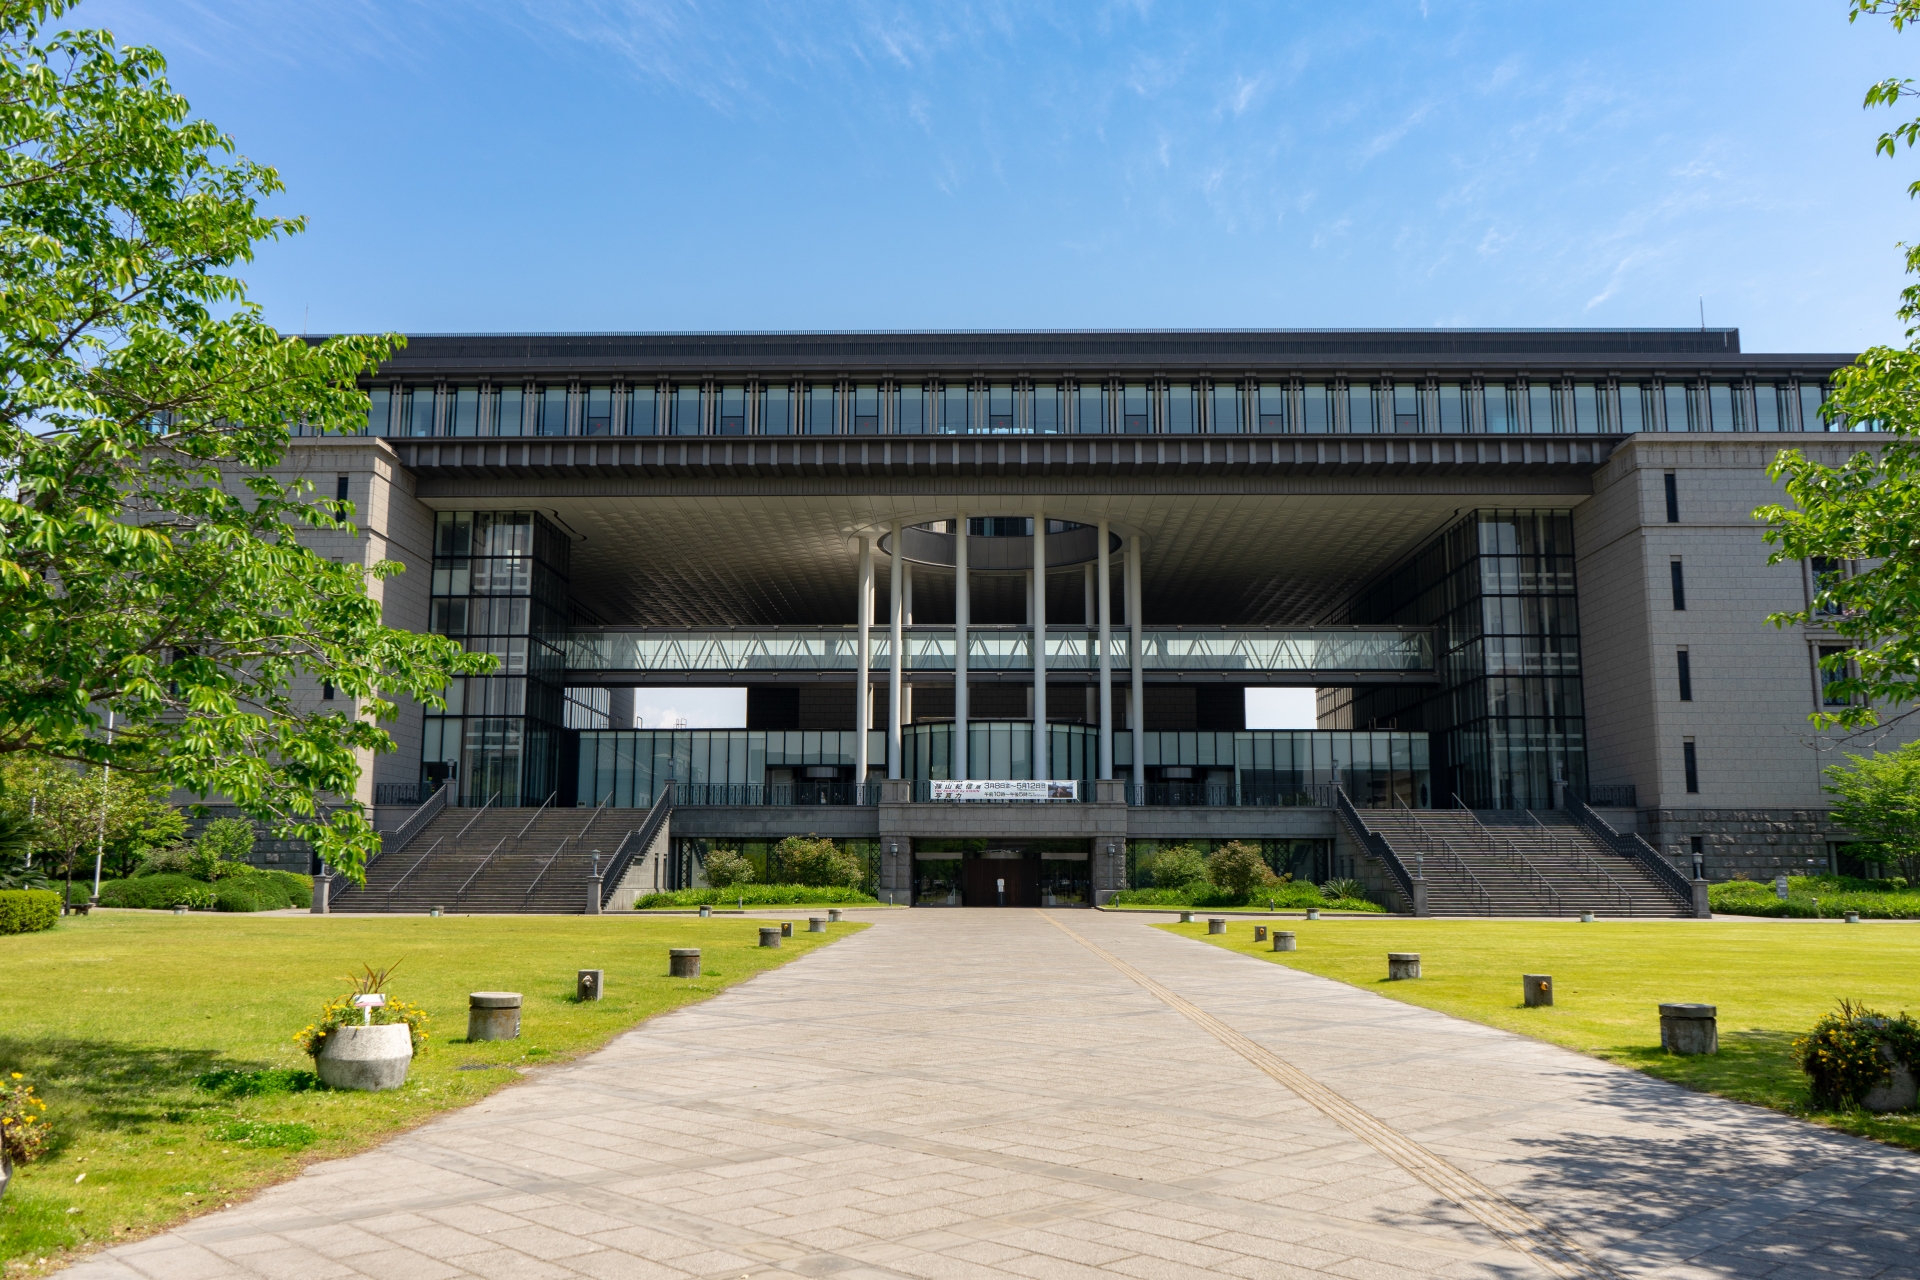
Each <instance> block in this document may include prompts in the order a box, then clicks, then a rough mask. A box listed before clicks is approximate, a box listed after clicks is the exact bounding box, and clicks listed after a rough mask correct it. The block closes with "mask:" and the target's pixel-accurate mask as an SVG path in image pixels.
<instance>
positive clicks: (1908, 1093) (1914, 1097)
mask: <svg viewBox="0 0 1920 1280" xmlns="http://www.w3.org/2000/svg"><path fill="white" fill-rule="evenodd" d="M1880 1056H1881V1057H1883V1058H1885V1059H1886V1060H1887V1062H1888V1064H1889V1065H1891V1066H1892V1067H1893V1078H1892V1079H1891V1080H1888V1081H1887V1082H1886V1083H1885V1084H1879V1085H1875V1086H1874V1087H1873V1088H1871V1089H1869V1090H1867V1094H1866V1096H1865V1097H1864V1098H1862V1099H1860V1105H1861V1106H1863V1107H1865V1108H1866V1109H1867V1110H1869V1111H1875V1112H1887V1111H1911V1110H1912V1109H1913V1107H1914V1104H1915V1103H1916V1102H1917V1101H1920V1082H1917V1081H1915V1080H1914V1078H1913V1072H1911V1071H1909V1070H1907V1069H1906V1068H1905V1067H1903V1066H1901V1065H1900V1064H1899V1063H1897V1062H1895V1061H1894V1060H1893V1054H1892V1053H1891V1052H1889V1051H1888V1049H1887V1046H1885V1045H1881V1046H1880Z"/></svg>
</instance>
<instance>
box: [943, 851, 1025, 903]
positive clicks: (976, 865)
mask: <svg viewBox="0 0 1920 1280" xmlns="http://www.w3.org/2000/svg"><path fill="white" fill-rule="evenodd" d="M960 865H961V868H962V872H961V874H962V887H961V895H962V896H961V901H962V902H963V903H964V904H965V905H966V906H969V907H1037V906H1039V905H1040V862H1039V860H1038V859H1035V858H967V859H965V860H964V861H963V862H961V864H960Z"/></svg>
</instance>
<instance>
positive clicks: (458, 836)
mask: <svg viewBox="0 0 1920 1280" xmlns="http://www.w3.org/2000/svg"><path fill="white" fill-rule="evenodd" d="M499 798H500V793H499V792H498V791H495V792H494V793H493V794H492V795H490V796H488V797H487V802H486V803H485V804H483V805H481V806H480V807H479V808H478V809H475V810H474V811H473V816H472V817H471V818H468V819H467V825H466V826H464V827H462V828H460V830H459V831H458V832H457V833H455V835H454V837H453V842H454V844H456V845H457V844H459V843H460V842H461V841H462V840H464V839H466V836H467V832H469V831H471V830H473V824H474V823H476V822H478V821H480V818H481V815H483V814H484V813H486V811H487V810H489V809H491V808H492V807H493V802H494V801H495V800H498V799H499Z"/></svg>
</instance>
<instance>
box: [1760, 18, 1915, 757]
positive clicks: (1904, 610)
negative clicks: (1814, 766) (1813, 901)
mask: <svg viewBox="0 0 1920 1280" xmlns="http://www.w3.org/2000/svg"><path fill="white" fill-rule="evenodd" d="M1870 16H1876V17H1884V18H1886V19H1887V20H1888V21H1889V22H1890V23H1891V24H1892V26H1893V29H1894V30H1895V31H1904V30H1906V28H1907V27H1908V26H1909V25H1912V24H1914V23H1916V22H1920V0H1853V3H1852V5H1851V7H1850V8H1849V10H1848V14H1847V20H1848V21H1849V22H1857V21H1858V20H1859V19H1861V18H1863V17H1870ZM1914 97H1920V89H1916V87H1915V85H1914V82H1913V81H1912V80H1911V79H1888V80H1882V81H1880V82H1879V83H1877V84H1874V85H1872V86H1871V87H1869V88H1868V90H1867V93H1866V101H1865V104H1864V105H1865V106H1867V107H1882V106H1886V107H1893V106H1898V105H1899V104H1900V103H1901V102H1902V101H1903V100H1906V99H1909V98H1914ZM1916 142H1920V119H1917V120H1912V121H1908V122H1906V123H1903V124H1900V125H1897V126H1895V127H1894V128H1893V129H1890V130H1888V131H1887V132H1886V133H1883V134H1881V135H1880V138H1879V141H1878V142H1877V144H1876V150H1877V151H1878V152H1880V153H1882V154H1885V155H1887V156H1897V155H1898V154H1899V151H1900V149H1901V148H1902V147H1912V146H1914V145H1915V144H1916ZM1907 192H1908V195H1909V196H1920V181H1915V182H1913V183H1912V184H1910V185H1909V186H1908V188H1907ZM1901 248H1902V249H1904V250H1905V252H1906V266H1907V271H1908V273H1909V274H1914V275H1920V245H1911V244H1910V245H1902V246H1901ZM1897 314H1898V315H1899V317H1900V318H1901V320H1902V321H1904V322H1905V323H1906V325H1907V331H1906V338H1907V344H1906V346H1904V347H1885V346H1881V347H1873V348H1871V349H1869V350H1867V351H1864V352H1862V353H1861V354H1860V356H1859V357H1858V359H1856V360H1855V361H1854V363H1853V364H1851V365H1849V366H1848V367H1846V368H1844V369H1841V370H1839V371H1838V372H1837V373H1836V374H1835V375H1834V378H1833V395H1832V397H1831V398H1830V399H1829V401H1828V403H1827V405H1826V406H1825V408H1824V410H1823V411H1824V412H1825V414H1826V415H1827V417H1828V419H1829V420H1830V421H1831V422H1833V423H1835V424H1836V425H1845V424H1849V423H1853V424H1862V425H1865V424H1871V425H1873V426H1874V427H1875V428H1876V429H1877V430H1879V431H1883V432H1886V433H1888V438H1887V439H1886V442H1885V444H1884V446H1883V447H1881V448H1880V449H1878V450H1877V451H1869V450H1865V449H1862V450H1860V451H1859V452H1857V453H1855V454H1854V456H1853V457H1852V458H1850V459H1848V460H1847V461H1846V462H1844V463H1842V464H1841V465H1839V466H1837V467H1835V466H1827V465H1824V464H1822V463H1818V462H1815V461H1813V460H1811V459H1809V458H1808V457H1807V456H1806V455H1805V454H1803V453H1801V452H1800V451H1799V450H1798V449H1783V450H1781V452H1780V453H1779V454H1778V455H1776V456H1775V458H1774V460H1773V462H1772V464H1771V465H1770V466H1769V467H1768V475H1769V476H1771V477H1772V478H1773V479H1774V480H1776V481H1779V482H1781V483H1782V485H1783V487H1784V488H1785V490H1786V494H1787V497H1788V499H1789V500H1790V504H1791V505H1789V504H1787V503H1770V504H1768V505H1766V506H1763V507H1760V508H1759V509H1758V510H1756V511H1755V512H1754V513H1753V514H1754V517H1755V518H1756V519H1758V520H1762V521H1765V522H1766V525H1767V530H1766V533H1765V535H1764V536H1765V537H1766V540H1767V541H1768V542H1769V543H1771V544H1772V545H1773V547H1774V551H1773V552H1772V554H1771V555H1770V556H1769V557H1768V561H1767V563H1769V564H1784V563H1796V562H1799V561H1824V562H1826V563H1828V564H1830V565H1832V566H1834V567H1833V568H1832V569H1830V570H1828V571H1825V572H1822V573H1821V574H1820V575H1819V579H1818V581H1817V582H1816V584H1815V586H1816V591H1815V594H1814V598H1813V600H1812V601H1811V603H1810V604H1809V605H1808V607H1807V608H1805V609H1800V610H1793V611H1787V612H1782V613H1776V614H1772V615H1770V616H1769V618H1768V621H1770V622H1772V623H1773V624H1774V625H1775V626H1780V627H1788V626H1803V625H1808V624H1818V625H1821V626H1825V627H1831V628H1833V629H1835V630H1837V631H1838V632H1839V633H1840V634H1841V635H1843V636H1845V637H1847V638H1848V639H1849V640H1851V641H1853V646H1852V647H1851V649H1850V650H1849V651H1848V652H1845V653H1839V654H1834V655H1830V656H1828V657H1826V658H1823V659H1822V660H1821V666H1822V667H1823V668H1824V669H1825V671H1826V672H1827V673H1828V676H1829V679H1830V680H1831V683H1830V684H1829V685H1828V688H1829V691H1830V692H1831V693H1833V694H1834V695H1835V698H1836V701H1838V700H1840V699H1844V700H1845V701H1846V704H1847V705H1845V706H1836V707H1834V708H1831V709H1827V708H1823V709H1821V710H1819V711H1816V712H1814V713H1813V715H1812V716H1811V717H1810V718H1811V719H1812V720H1813V722H1814V724H1815V725H1817V726H1819V727H1821V728H1829V727H1839V728H1842V729H1849V730H1859V729H1866V728H1870V727H1872V726H1874V725H1877V724H1879V723H1881V720H1880V708H1881V707H1883V706H1887V705H1898V704H1902V703H1908V702H1911V701H1912V700H1913V699H1914V697H1915V695H1916V693H1920V688H1917V687H1916V682H1917V681H1920V448H1917V447H1916V436H1917V435H1920V284H1916V285H1909V286H1908V287H1907V288H1906V289H1905V290H1904V291H1903V292H1902V293H1901V302H1900V306H1899V308H1898V311H1897ZM1847 566H1854V569H1855V571H1849V569H1848V568H1847ZM1903 714H1904V713H1903Z"/></svg>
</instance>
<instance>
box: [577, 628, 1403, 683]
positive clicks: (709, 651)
mask: <svg viewBox="0 0 1920 1280" xmlns="http://www.w3.org/2000/svg"><path fill="white" fill-rule="evenodd" d="M903 641H904V645H903V647H904V648H905V650H906V661H905V663H904V665H905V667H906V669H907V670H909V671H952V670H953V665H954V663H953V659H954V633H953V628H951V627H911V628H907V629H906V630H905V632H904V633H903ZM868 646H869V650H868V652H869V656H868V668H869V669H870V670H873V671H884V670H887V669H888V668H890V667H891V666H892V664H893V648H892V636H891V635H890V633H889V631H888V630H887V629H886V628H884V627H875V628H874V629H873V631H872V632H870V633H869V636H868ZM1141 650H1142V668H1141V669H1142V670H1143V671H1218V672H1235V671H1244V672H1249V673H1262V672H1296V671H1297V672H1312V671H1380V672H1426V671H1432V670H1433V668H1434V658H1433V633H1432V632H1431V631H1429V630H1427V629H1425V628H1420V627H1413V628H1406V627H1289V628H1264V627H1220V628H1210V627H1153V628H1148V629H1146V630H1143V631H1142V632H1141ZM1110 652H1111V659H1110V661H1111V666H1112V669H1113V670H1115V671H1130V670H1131V669H1132V636H1131V635H1130V634H1129V633H1128V632H1127V631H1126V630H1124V629H1121V628H1115V629H1114V630H1113V632H1112V648H1111V651H1110ZM858 653H859V642H858V639H857V636H856V634H855V631H854V629H853V628H852V627H756V628H735V629H727V630H704V629H703V630H693V629H687V630H679V629H670V628H636V629H632V630H615V629H607V630H579V631H573V632H570V633H569V634H568V638H567V666H568V668H569V669H570V670H572V671H576V672H585V671H632V672H662V673H682V672H685V673H693V672H713V673H716V674H718V673H750V672H764V673H768V674H773V673H779V672H817V671H849V672H850V671H853V670H855V669H856V667H857V666H858V665H859V657H858ZM1099 665H1100V659H1099V635H1098V632H1097V631H1095V630H1094V629H1092V628H1089V627H1081V626H1066V627H1049V628H1048V629H1047V669H1048V670H1050V671H1094V670H1097V669H1098V668H1099ZM1032 669H1033V632H1032V630H1031V629H1029V628H1027V627H999V626H996V627H973V628H969V629H968V631H967V670H968V671H983V672H984V671H1031V670H1032Z"/></svg>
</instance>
